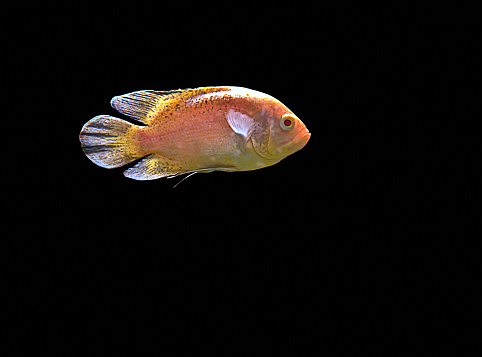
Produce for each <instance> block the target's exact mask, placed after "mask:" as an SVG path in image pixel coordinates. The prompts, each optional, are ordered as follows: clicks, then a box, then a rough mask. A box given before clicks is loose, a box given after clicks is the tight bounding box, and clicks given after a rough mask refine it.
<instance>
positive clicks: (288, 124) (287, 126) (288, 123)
mask: <svg viewBox="0 0 482 357" xmlns="http://www.w3.org/2000/svg"><path fill="white" fill-rule="evenodd" d="M279 125H280V126H281V129H283V130H291V129H293V128H294V126H295V118H294V117H293V116H292V115H290V114H285V115H283V117H282V118H281V121H280V122H279Z"/></svg>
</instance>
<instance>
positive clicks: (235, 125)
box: [226, 109, 255, 142]
mask: <svg viewBox="0 0 482 357" xmlns="http://www.w3.org/2000/svg"><path fill="white" fill-rule="evenodd" d="M226 119H227V121H228V124H229V126H230V127H231V129H233V131H234V132H235V133H236V134H239V135H241V136H242V137H243V138H244V141H245V142H247V141H248V140H249V138H250V137H251V134H252V133H253V130H254V126H255V121H254V119H253V118H251V117H250V116H249V115H246V114H243V113H240V112H237V111H235V110H233V109H230V110H229V112H228V113H227V114H226Z"/></svg>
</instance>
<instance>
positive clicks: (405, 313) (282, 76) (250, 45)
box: [8, 2, 476, 356]
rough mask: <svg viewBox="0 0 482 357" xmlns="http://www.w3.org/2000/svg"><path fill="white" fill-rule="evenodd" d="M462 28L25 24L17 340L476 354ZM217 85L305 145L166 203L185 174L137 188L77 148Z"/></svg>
mask: <svg viewBox="0 0 482 357" xmlns="http://www.w3.org/2000/svg"><path fill="white" fill-rule="evenodd" d="M470 13H471V9H459V8H452V7H449V6H448V5H437V6H435V7H428V6H427V7H424V6H416V7H409V6H406V7H405V6H404V7H402V6H399V7H396V6H391V7H390V6H386V5H379V6H375V5H372V6H366V5H365V4H362V3H360V4H354V3H350V4H343V3H339V2H336V3H334V4H326V5H324V6H322V7H319V5H318V4H313V5H308V4H306V5H298V4H297V5H293V4H288V5H279V4H276V5H275V4H274V3H273V4H271V5H262V4H261V3H260V4H256V5H247V4H245V3H229V4H228V3H223V4H215V3H198V4H197V5H190V4H180V5H178V6H175V7H173V8H170V9H167V8H164V7H161V6H160V5H156V6H153V5H146V4H144V3H139V4H134V3H133V4H129V5H128V6H127V5H126V6H122V5H118V6H116V7H102V6H95V7H91V6H88V5H80V4H79V5H68V6H64V7H62V6H61V7H56V8H55V9H51V10H50V9H46V8H44V7H43V5H42V7H40V6H39V7H38V8H37V9H36V8H29V11H28V13H25V12H19V13H18V14H19V15H18V18H19V21H20V24H21V25H20V26H18V28H15V34H16V35H17V36H18V37H17V39H18V40H14V41H12V44H13V45H14V46H15V48H16V51H17V52H19V53H21V55H20V56H18V57H17V58H16V60H15V62H16V63H15V66H13V67H11V68H12V70H10V74H13V77H14V78H15V80H16V82H17V83H18V82H20V83H21V87H22V88H21V89H20V90H18V92H16V93H18V94H17V97H21V98H23V99H24V100H23V104H22V105H23V107H24V108H25V110H26V111H28V110H29V109H33V111H32V114H31V115H29V116H28V120H27V121H26V124H27V125H26V129H25V131H24V132H28V134H30V135H28V137H29V139H28V141H23V142H22V143H23V144H22V145H23V147H22V148H26V149H27V156H24V155H22V160H21V164H22V168H23V169H24V168H25V166H24V165H25V162H26V161H25V160H26V159H27V158H29V160H28V162H30V166H29V168H31V169H29V170H27V171H29V172H28V174H26V175H22V179H23V178H25V177H26V178H27V179H26V181H23V180H17V179H16V178H14V177H12V176H10V177H11V180H12V184H20V185H22V186H21V187H20V189H19V190H18V191H16V201H15V202H20V203H21V207H22V208H21V210H20V211H19V212H18V211H16V212H15V213H14V216H15V217H16V218H19V220H18V221H15V225H16V227H17V228H18V232H21V233H19V234H16V235H15V237H14V240H15V249H13V250H12V251H11V257H12V261H14V262H15V263H17V268H13V269H12V275H13V276H15V274H19V275H21V276H22V278H18V279H16V280H15V281H14V283H12V284H13V285H12V286H11V287H9V289H8V291H9V292H10V294H11V296H12V298H13V300H14V301H15V302H16V303H19V304H20V306H21V308H20V309H19V312H14V313H13V316H14V320H15V321H16V323H18V324H19V326H20V327H19V329H18V334H20V335H25V339H26V341H28V345H30V346H31V345H36V346H38V347H40V348H45V349H48V350H50V351H57V352H60V353H62V354H63V355H75V354H83V353H84V352H86V351H94V350H96V351H117V350H119V351H129V353H132V352H136V353H139V352H141V353H144V351H148V350H155V351H156V350H158V351H160V352H165V353H167V355H186V353H187V350H188V349H191V348H193V349H194V350H197V351H206V352H207V351H209V352H212V351H215V350H216V349H221V348H223V349H224V348H226V349H225V350H224V351H225V352H224V353H225V354H226V355H229V356H233V355H235V356H237V355H253V354H261V353H262V354H269V353H270V352H271V351H274V350H275V349H278V348H282V349H288V350H293V351H294V353H296V355H304V354H305V353H306V352H307V351H312V352H315V353H328V354H330V355H332V354H338V353H343V352H355V351H356V352H358V353H359V352H361V351H364V352H382V353H385V354H386V353H389V354H392V353H393V352H397V351H408V352H410V351H415V350H417V351H420V349H421V350H423V351H431V350H432V349H433V348H436V347H437V348H438V347H441V346H442V347H444V346H447V345H448V344H451V343H452V342H455V344H456V346H457V348H458V350H459V351H463V350H464V348H468V347H466V346H467V344H466V339H467V338H469V339H471V338H473V337H474V336H475V330H473V329H471V328H469V327H468V326H469V324H468V322H467V321H469V320H470V316H471V314H472V313H473V308H474V305H475V304H474V301H473V300H472V298H471V297H470V294H466V293H465V291H467V290H469V289H470V287H471V286H472V278H473V275H471V274H474V273H473V271H472V269H473V267H474V265H475V264H474V263H473V261H472V260H471V259H466V253H467V252H468V251H469V250H470V248H471V247H472V245H471V244H470V243H468V242H465V240H464V239H465V238H467V236H468V234H467V232H469V231H470V227H471V226H470V222H473V221H475V217H476V213H474V211H471V210H469V209H468V208H467V206H465V205H464V204H462V203H457V204H454V202H463V201H464V200H465V199H467V198H470V195H471V193H469V192H468V190H465V189H464V188H465V187H467V186H468V185H469V184H470V183H472V182H471V181H472V180H473V179H472V178H471V177H470V176H469V175H467V174H466V171H465V170H466V166H464V163H463V162H462V161H461V160H459V157H460V154H461V152H462V151H463V147H462V146H461V145H462V144H461V143H462V142H463V143H464V145H466V144H467V142H469V144H470V140H469V139H467V140H465V139H462V136H463V132H462V130H463V128H461V126H460V125H459V113H460V108H462V107H465V106H466V104H467V102H468V99H467V97H466V96H464V95H462V94H461V91H462V89H463V88H465V87H466V86H467V84H468V83H470V82H471V80H472V77H471V73H470V71H467V68H469V67H470V66H472V65H473V64H474V59H473V56H472V53H473V51H474V50H472V48H473V44H472V42H471V40H470V37H469V35H470V34H471V33H473V32H474V31H475V25H474V22H471V21H470ZM20 14H21V15H20ZM219 85H228V86H229V85H230V86H242V87H247V88H251V89H255V90H259V91H261V92H266V93H268V94H270V95H272V96H274V97H275V98H277V99H279V100H280V101H282V102H283V103H284V104H286V105H287V106H288V107H289V108H290V109H291V110H292V111H293V112H294V113H295V114H297V116H298V117H299V118H300V119H301V120H302V121H303V122H304V123H305V124H306V126H307V127H308V129H309V130H310V132H311V133H312V137H311V139H310V141H309V143H308V144H307V146H306V147H305V148H303V149H302V150H301V151H300V152H298V153H296V154H294V155H292V156H290V157H288V158H287V159H285V160H283V161H282V162H281V163H279V164H277V165H275V166H273V167H270V168H266V169H262V170H257V171H252V172H241V173H216V172H214V173H210V174H198V175H195V176H193V177H192V178H189V179H188V180H186V181H185V182H183V183H182V184H181V185H180V186H178V187H177V188H175V189H173V188H172V186H173V185H174V184H175V183H176V182H177V181H178V180H179V179H172V180H166V179H161V180H155V181H146V182H140V181H134V180H130V179H127V178H125V177H124V176H123V175H122V172H123V170H124V168H122V169H113V170H105V169H102V168H100V167H97V166H95V165H94V164H93V163H92V162H90V161H89V160H88V159H87V158H86V157H85V155H84V154H83V152H82V150H81V147H80V143H79V141H78V135H79V132H80V130H81V128H82V126H83V124H84V123H85V122H86V121H88V120H89V119H91V118H92V117H94V116H96V115H100V114H110V115H114V116H120V114H118V113H116V112H115V111H114V109H112V108H111V107H110V105H109V101H110V99H111V98H112V97H113V96H116V95H121V94H125V93H128V92H131V91H136V90H142V89H156V90H170V89H178V88H195V87H199V86H219ZM32 93H35V95H30V94H32ZM25 98H29V99H28V100H25ZM30 137H31V138H30ZM14 211H15V210H14ZM459 217H463V218H464V219H465V221H462V220H461V219H459ZM462 222H465V223H462ZM467 222H469V223H467ZM473 251H475V246H474V249H473ZM470 256H471V255H470V254H469V257H470ZM439 261H441V262H442V264H441V265H438V264H437V263H436V262H439ZM19 262H20V264H19ZM449 296H450V297H449ZM461 302H463V303H461ZM453 318H455V319H456V321H457V323H455V324H454V323H452V321H453V320H452V319H453ZM24 329H27V330H28V331H29V332H28V333H27V332H24V331H25V330H24ZM14 331H17V330H15V329H14ZM30 331H32V332H30ZM462 335H463V336H465V337H464V338H463V339H462V337H460V339H459V338H458V337H454V336H462ZM55 341H61V342H58V343H54V342H55ZM224 346H225V347H224ZM65 353H66V354H65Z"/></svg>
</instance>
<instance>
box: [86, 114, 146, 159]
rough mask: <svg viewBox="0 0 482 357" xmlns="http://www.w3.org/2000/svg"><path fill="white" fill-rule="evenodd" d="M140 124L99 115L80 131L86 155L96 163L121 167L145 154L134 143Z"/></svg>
mask: <svg viewBox="0 0 482 357" xmlns="http://www.w3.org/2000/svg"><path fill="white" fill-rule="evenodd" d="M137 129H138V126H136V125H134V124H131V123H129V122H127V121H125V120H122V119H118V118H114V117H111V116H109V115H99V116H96V117H95V118H93V119H91V120H89V121H88V122H87V123H86V124H85V125H84V127H83V128H82V131H81V132H80V136H79V139H80V142H81V144H82V149H83V150H84V153H85V155H87V157H88V158H89V159H90V160H91V161H92V162H93V163H95V164H97V165H99V166H101V167H105V168H108V169H111V168H115V167H120V166H123V165H125V164H128V163H129V162H132V161H134V160H136V159H139V158H140V157H142V156H144V155H145V154H142V153H140V152H139V151H138V150H137V149H136V147H135V145H134V142H135V140H134V136H133V134H135V133H136V132H137Z"/></svg>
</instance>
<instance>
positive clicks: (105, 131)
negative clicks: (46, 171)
mask: <svg viewBox="0 0 482 357" xmlns="http://www.w3.org/2000/svg"><path fill="white" fill-rule="evenodd" d="M111 104H112V106H113V107H114V108H115V109H116V110H117V111H119V112H120V113H122V114H126V115H128V116H129V117H131V118H133V119H136V120H139V121H140V122H142V123H144V124H146V126H137V125H134V124H131V123H129V122H126V121H124V120H122V119H118V118H114V117H111V116H98V117H95V118H93V119H92V120H90V121H89V122H87V123H86V124H85V125H84V127H83V128H82V131H81V133H80V141H81V143H82V148H83V150H84V152H85V154H86V155H87V157H89V159H91V160H92V161H93V162H94V163H96V164H97V165H99V166H102V167H106V168H113V167H119V166H123V165H125V164H127V163H129V162H132V161H134V160H136V159H139V158H142V157H144V156H147V155H148V156H147V157H146V158H144V160H142V161H141V162H139V163H138V164H137V165H136V166H134V167H133V168H130V169H128V170H126V171H125V172H124V175H125V176H127V177H130V178H133V179H137V180H151V179H156V178H160V177H165V176H176V175H179V174H183V173H188V172H211V171H214V170H218V171H247V170H255V169H259V168H263V167H267V166H270V165H273V164H275V163H277V162H279V161H280V160H282V159H283V158H285V157H286V156H288V155H290V154H292V153H294V152H296V151H298V150H300V149H301V148H302V147H303V146H304V145H305V144H306V143H307V142H308V140H309V138H310V133H309V132H308V130H307V129H306V127H305V125H304V124H303V123H302V122H301V121H300V120H299V119H298V118H297V117H296V116H295V115H294V114H293V113H292V112H291V111H290V110H289V109H288V108H287V107H285V106H284V105H283V104H282V103H281V102H279V101H278V100H276V99H274V98H273V97H271V96H269V95H267V94H264V93H260V92H257V91H253V90H250V89H246V88H240V87H205V88H197V89H188V90H178V91H170V92H157V91H140V92H133V93H129V94H126V95H123V96H118V97H114V98H113V99H112V102H111Z"/></svg>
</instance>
